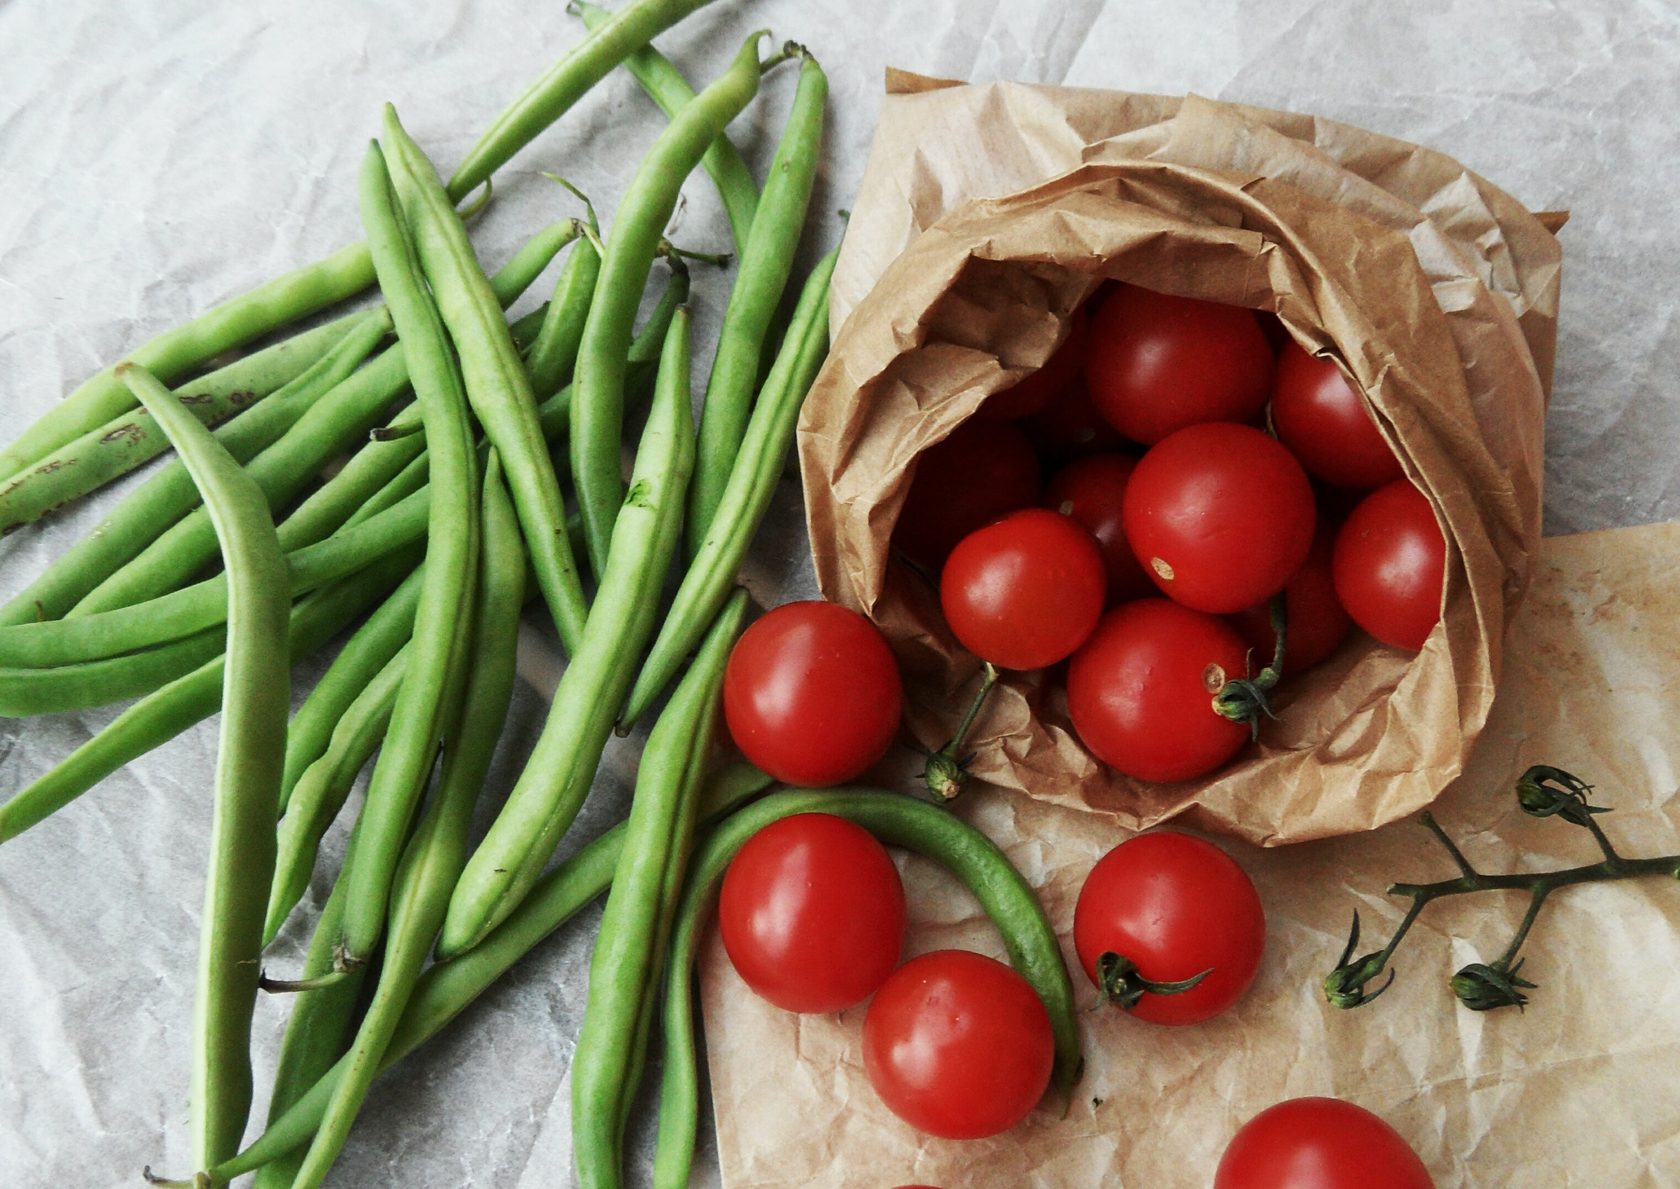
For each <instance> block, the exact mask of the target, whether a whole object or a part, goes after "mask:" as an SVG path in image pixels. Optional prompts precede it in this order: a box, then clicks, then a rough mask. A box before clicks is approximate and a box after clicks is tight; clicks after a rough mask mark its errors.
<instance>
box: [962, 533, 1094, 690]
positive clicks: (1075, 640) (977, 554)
mask: <svg viewBox="0 0 1680 1189" xmlns="http://www.w3.org/2000/svg"><path fill="white" fill-rule="evenodd" d="M1105 583H1106V579H1105V578H1104V576H1103V558H1102V550H1101V549H1099V548H1098V547H1097V541H1096V538H1095V537H1093V536H1091V534H1090V533H1088V532H1086V531H1085V530H1084V529H1083V528H1081V527H1080V526H1079V525H1077V524H1075V523H1074V522H1073V521H1072V520H1070V519H1069V518H1068V517H1066V516H1063V515H1062V514H1061V513H1059V512H1052V511H1050V510H1049V509H1048V508H1026V509H1024V510H1022V511H1020V512H1012V513H1010V514H1009V515H1008V516H1005V517H1004V518H1003V519H1002V520H1000V521H998V522H997V523H996V524H988V525H987V526H986V527H985V528H982V529H978V530H976V531H975V532H972V533H970V534H969V535H968V536H966V537H964V538H963V540H962V544H960V545H958V546H957V547H956V548H955V549H953V550H952V551H951V556H950V558H949V559H947V561H946V562H945V572H944V574H943V575H942V576H941V577H940V579H939V601H940V604H941V605H942V606H943V607H944V609H945V620H946V622H948V623H949V624H950V625H951V630H952V631H953V632H955V633H956V635H957V639H958V640H961V641H962V644H963V647H964V648H967V649H968V650H969V651H970V652H972V653H973V654H974V655H975V656H977V657H979V658H980V659H981V660H986V661H991V662H992V663H993V664H994V665H999V666H1001V667H1003V668H1005V669H1042V668H1044V666H1046V665H1053V664H1055V663H1056V662H1057V661H1059V660H1065V659H1066V658H1067V657H1068V656H1069V655H1071V654H1072V652H1073V650H1074V649H1075V648H1078V647H1079V646H1080V645H1081V644H1083V643H1084V642H1085V638H1086V637H1087V636H1089V635H1090V634H1091V629H1092V628H1094V627H1096V626H1097V618H1098V617H1099V616H1101V615H1102V609H1103V590H1104V586H1105Z"/></svg>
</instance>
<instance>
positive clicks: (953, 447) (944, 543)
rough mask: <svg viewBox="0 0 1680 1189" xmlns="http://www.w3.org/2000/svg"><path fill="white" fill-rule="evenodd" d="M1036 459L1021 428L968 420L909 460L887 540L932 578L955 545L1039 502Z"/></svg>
mask: <svg viewBox="0 0 1680 1189" xmlns="http://www.w3.org/2000/svg"><path fill="white" fill-rule="evenodd" d="M1040 482H1041V480H1040V477H1039V469H1038V455H1037V454H1036V453H1035V452H1034V450H1033V448H1032V443H1031V442H1029V441H1028V440H1027V435H1026V434H1025V433H1024V432H1023V431H1022V429H1021V427H1020V426H1018V425H1015V424H1014V423H1012V422H1007V421H983V420H979V419H971V420H969V421H965V422H963V424H961V425H959V426H958V427H957V428H956V429H955V430H953V431H952V432H951V435H950V436H949V437H948V438H946V439H945V440H944V441H942V442H938V443H936V444H935V445H933V446H930V447H929V448H928V449H927V450H926V451H925V452H924V453H923V454H922V456H921V457H920V458H919V459H917V460H916V474H915V477H914V478H912V479H911V481H910V490H909V492H908V493H907V494H906V495H905V497H904V507H903V508H901V509H900V510H899V514H898V525H897V527H895V528H894V529H893V542H894V543H895V544H896V545H897V546H898V547H899V548H900V549H901V550H903V551H904V554H905V556H907V557H909V558H910V560H912V561H914V562H915V563H916V564H918V565H920V566H922V567H923V568H925V569H927V570H929V571H931V572H932V573H934V574H936V575H937V574H938V573H939V567H940V566H942V565H944V564H945V557H946V555H947V554H949V553H950V552H951V550H952V549H954V548H955V547H956V544H957V542H958V541H960V540H962V539H963V538H964V537H966V536H968V534H969V533H971V532H973V531H974V530H975V529H977V528H979V527H980V526H981V525H983V524H990V523H991V522H992V521H994V520H996V519H997V518H998V517H999V516H1002V515H1003V514H1004V513H1006V512H1013V511H1015V509H1017V508H1030V507H1032V506H1033V505H1034V504H1036V503H1038V497H1039V490H1040Z"/></svg>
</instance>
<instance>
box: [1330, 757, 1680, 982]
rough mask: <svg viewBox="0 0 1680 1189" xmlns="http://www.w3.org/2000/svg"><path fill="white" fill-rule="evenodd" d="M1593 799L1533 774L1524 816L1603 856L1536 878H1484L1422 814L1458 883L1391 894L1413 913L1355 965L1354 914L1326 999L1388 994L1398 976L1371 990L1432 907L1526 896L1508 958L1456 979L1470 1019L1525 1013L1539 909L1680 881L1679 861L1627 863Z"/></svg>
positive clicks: (1525, 779)
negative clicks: (1563, 894) (1593, 890)
mask: <svg viewBox="0 0 1680 1189" xmlns="http://www.w3.org/2000/svg"><path fill="white" fill-rule="evenodd" d="M1591 792H1592V786H1591V785H1589V784H1587V783H1586V782H1585V781H1583V780H1581V779H1580V778H1579V777H1577V776H1574V775H1571V774H1570V773H1568V772H1565V771H1564V770H1563V769H1561V768H1553V767H1551V766H1549V765H1545V764H1537V765H1535V766H1534V767H1532V768H1530V769H1528V771H1526V772H1524V773H1523V774H1522V776H1521V778H1519V779H1518V781H1517V783H1516V795H1517V801H1518V804H1519V805H1521V807H1522V810H1523V812H1524V813H1526V814H1528V815H1529V816H1530V817H1540V818H1546V817H1557V818H1560V819H1562V820H1563V821H1566V822H1568V823H1570V824H1571V825H1575V826H1580V827H1581V828H1583V829H1585V830H1587V831H1588V832H1590V833H1591V834H1592V836H1593V840H1594V841H1595V842H1596V843H1597V844H1598V848H1599V850H1600V851H1601V852H1602V853H1603V855H1604V858H1603V859H1601V860H1600V861H1599V862H1597V863H1587V864H1583V865H1581V866H1579V867H1566V868H1563V869H1561V870H1555V871H1532V872H1523V873H1518V874H1511V875H1489V874H1486V873H1484V872H1481V871H1478V870H1476V868H1475V867H1474V866H1473V865H1472V864H1471V863H1470V860H1469V859H1467V858H1465V856H1464V852H1463V851H1461V850H1459V848H1458V846H1457V845H1456V844H1455V843H1454V842H1453V840H1452V839H1451V838H1449V837H1447V833H1446V831H1445V830H1443V829H1442V828H1441V826H1440V824H1439V823H1438V822H1437V821H1436V820H1435V818H1434V816H1433V815H1432V814H1429V813H1424V814H1422V815H1421V817H1420V818H1419V820H1420V821H1421V822H1422V824H1423V825H1424V827H1425V828H1426V829H1428V830H1429V832H1430V833H1431V834H1433V835H1434V837H1435V839H1436V841H1438V842H1439V843H1440V844H1441V846H1442V847H1443V848H1444V849H1445V850H1446V852H1447V854H1448V855H1449V856H1451V858H1452V860H1453V863H1454V864H1455V865H1456V866H1457V867H1458V871H1459V874H1458V877H1457V878H1456V879H1443V880H1439V881H1437V882H1435V883H1427V884H1411V883H1397V884H1394V885H1393V886H1391V887H1390V888H1389V889H1388V893H1389V895H1391V896H1407V897H1410V898H1411V905H1410V907H1409V908H1408V909H1407V910H1406V915H1405V917H1403V918H1402V919H1401V921H1400V925H1399V927H1398V928H1397V929H1395V931H1394V935H1393V936H1392V937H1391V938H1389V941H1388V944H1387V945H1385V946H1384V947H1383V948H1382V949H1380V950H1375V951H1372V952H1370V953H1367V954H1363V955H1361V956H1360V957H1357V958H1355V957H1354V956H1353V952H1354V950H1355V949H1356V948H1357V947H1358V945H1359V914H1358V913H1357V912H1355V913H1354V914H1353V929H1352V931H1351V932H1350V933H1349V935H1348V941H1347V945H1346V946H1345V947H1344V948H1343V950H1342V956H1341V958H1340V959H1338V960H1337V964H1336V968H1335V969H1334V970H1332V971H1331V972H1330V974H1329V975H1328V976H1326V978H1325V980H1324V997H1325V998H1326V999H1327V1000H1328V1001H1329V1002H1330V1003H1331V1004H1332V1005H1334V1006H1336V1007H1359V1006H1361V1005H1363V1004H1366V1003H1369V1002H1371V1000H1373V999H1375V998H1376V997H1377V996H1378V995H1381V994H1382V993H1383V992H1384V991H1386V990H1387V989H1388V987H1389V984H1391V983H1392V982H1393V981H1394V972H1393V971H1392V970H1390V971H1389V972H1388V980H1387V981H1386V982H1384V983H1383V984H1382V985H1381V986H1379V987H1378V988H1377V989H1376V990H1375V991H1366V990H1365V986H1366V984H1367V983H1369V982H1371V981H1372V980H1373V979H1375V978H1376V977H1377V976H1378V975H1379V974H1381V973H1382V972H1383V971H1384V970H1385V969H1386V968H1387V966H1388V962H1389V959H1390V958H1391V957H1392V956H1393V955H1394V951H1395V950H1396V949H1397V948H1399V945H1400V942H1401V940H1402V939H1404V938H1405V936H1406V933H1407V932H1408V931H1409V930H1410V929H1411V927H1412V922H1414V921H1415V920H1417V918H1418V915H1419V914H1420V913H1421V912H1422V911H1423V910H1424V908H1425V907H1426V906H1427V905H1429V904H1431V903H1433V902H1434V901H1436V900H1440V899H1443V898H1444V897H1447V896H1462V895H1466V894H1468V893H1471V892H1491V891H1513V890H1522V891H1526V892H1528V894H1529V902H1528V911H1527V912H1526V913H1524V914H1523V919H1522V923H1521V924H1520V925H1518V926H1517V931H1516V934H1515V935H1514V936H1513V937H1512V938H1511V942H1510V944H1509V945H1507V946H1506V947H1505V950H1504V952H1503V953H1501V954H1500V955H1499V957H1497V958H1495V959H1494V960H1493V961H1492V962H1488V963H1482V962H1472V963H1470V964H1469V965H1468V966H1465V967H1463V968H1462V969H1460V970H1459V971H1458V972H1457V973H1456V974H1454V975H1453V977H1452V979H1451V980H1450V985H1451V987H1452V991H1453V994H1454V995H1455V996H1456V997H1457V998H1458V1001H1459V1002H1460V1003H1462V1004H1463V1005H1464V1006H1465V1007H1467V1008H1469V1009H1470V1010H1471V1011H1491V1010H1492V1009H1494V1008H1497V1007H1515V1008H1518V1009H1519V1010H1520V1009H1521V1008H1523V1007H1524V1006H1525V1005H1526V1004H1527V1003H1528V996H1527V995H1525V994H1524V993H1523V992H1524V991H1525V990H1533V989H1534V988H1535V986H1536V984H1535V983H1532V982H1530V981H1528V980H1527V979H1525V978H1523V977H1522V976H1521V975H1520V974H1519V973H1518V972H1519V971H1520V970H1521V969H1522V965H1523V962H1524V960H1525V959H1522V958H1519V957H1518V956H1517V955H1518V951H1520V950H1521V949H1522V946H1523V943H1524V942H1525V941H1526V940H1528V934H1529V931H1530V930H1531V929H1532V928H1533V927H1534V922H1535V921H1536V920H1538V919H1539V916H1540V909H1541V908H1542V906H1544V904H1545V903H1546V898H1547V897H1548V896H1550V895H1551V894H1552V893H1553V892H1555V891H1557V890H1558V889H1559V888H1565V887H1569V886H1571V885H1573V884H1582V883H1598V882H1603V881H1607V880H1618V879H1635V878H1638V877H1640V876H1646V875H1665V876H1668V877H1670V878H1680V855H1659V856H1655V857H1653V858H1648V859H1629V858H1625V857H1624V856H1622V855H1621V854H1620V853H1618V852H1617V850H1616V848H1615V847H1614V846H1612V845H1611V843H1610V839H1609V838H1608V837H1606V835H1605V833H1604V831H1603V830H1602V829H1601V828H1600V827H1599V825H1598V822H1597V821H1596V820H1595V818H1596V816H1597V815H1598V814H1603V813H1608V812H1609V811H1610V807H1609V806H1607V805H1592V804H1589V803H1588V800H1587V798H1588V795H1589V794H1590V793H1591Z"/></svg>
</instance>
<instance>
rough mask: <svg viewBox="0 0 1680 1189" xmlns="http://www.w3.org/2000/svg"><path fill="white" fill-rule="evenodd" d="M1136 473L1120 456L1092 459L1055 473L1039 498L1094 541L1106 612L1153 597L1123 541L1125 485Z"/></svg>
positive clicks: (1130, 462) (1151, 585) (1130, 460)
mask: <svg viewBox="0 0 1680 1189" xmlns="http://www.w3.org/2000/svg"><path fill="white" fill-rule="evenodd" d="M1136 467H1137V459H1135V458H1132V457H1130V456H1128V455H1125V454H1093V455H1092V456H1091V457H1090V458H1081V459H1076V460H1075V461H1073V462H1070V463H1068V464H1067V466H1065V467H1063V468H1062V469H1061V470H1059V471H1057V472H1056V474H1055V476H1054V477H1053V478H1052V479H1051V480H1050V486H1049V487H1048V488H1047V489H1046V490H1045V493H1044V503H1045V506H1046V507H1049V508H1054V509H1055V510H1056V511H1058V512H1060V513H1061V514H1062V515H1063V516H1071V517H1073V519H1074V520H1076V521H1077V522H1079V523H1080V524H1082V525H1084V526H1085V528H1086V529H1087V530H1089V532H1090V534H1091V535H1092V536H1093V537H1095V538H1096V539H1097V544H1098V545H1099V546H1100V547H1101V548H1102V557H1103V569H1104V570H1105V571H1106V572H1107V574H1108V605H1109V606H1111V607H1112V606H1114V605H1115V604H1116V603H1123V602H1125V601H1126V600H1127V599H1141V598H1143V597H1144V596H1146V595H1151V594H1154V593H1155V584H1154V583H1153V582H1151V581H1150V580H1149V575H1148V574H1145V573H1144V572H1143V563H1142V562H1140V561H1138V559H1137V554H1135V553H1133V552H1132V546H1131V543H1130V542H1128V541H1127V540H1126V527H1125V524H1124V521H1123V519H1122V517H1123V509H1124V507H1125V499H1126V483H1127V481H1128V480H1130V479H1131V477H1132V471H1133V470H1134V469H1135V468H1136Z"/></svg>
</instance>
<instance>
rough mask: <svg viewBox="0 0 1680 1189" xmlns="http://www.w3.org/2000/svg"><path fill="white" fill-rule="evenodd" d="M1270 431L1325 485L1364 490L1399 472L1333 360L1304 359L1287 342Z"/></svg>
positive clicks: (1303, 352)
mask: <svg viewBox="0 0 1680 1189" xmlns="http://www.w3.org/2000/svg"><path fill="white" fill-rule="evenodd" d="M1272 426H1273V428H1274V429H1276V430H1277V436H1278V440H1279V441H1280V442H1282V443H1283V444H1284V445H1285V446H1288V447H1289V449H1290V451H1291V453H1293V454H1294V455H1295V457H1296V458H1298V459H1300V461H1301V465H1302V466H1303V467H1305V468H1306V469H1307V470H1308V471H1309V472H1311V473H1312V474H1314V475H1316V476H1317V477H1318V478H1320V479H1323V480H1324V481H1325V482H1326V483H1333V484H1335V485H1336V486H1338V487H1357V488H1362V489H1369V488H1372V487H1381V486H1382V485H1383V484H1384V483H1392V482H1393V481H1394V480H1396V479H1398V478H1400V477H1401V476H1402V475H1403V474H1404V473H1405V472H1403V471H1402V470H1401V469H1400V460H1399V459H1398V458H1396V457H1395V456H1394V451H1393V450H1391V449H1389V445H1388V443H1387V442H1385V441H1384V440H1383V436H1382V431H1381V430H1379V429H1378V428H1377V423H1376V420H1375V418H1373V417H1372V415H1371V410H1370V409H1369V408H1367V407H1366V405H1365V398H1364V397H1363V396H1361V395H1360V393H1359V391H1358V390H1357V389H1355V388H1354V386H1353V385H1352V384H1349V383H1348V379H1347V377H1346V376H1345V375H1343V374H1342V369H1341V368H1340V367H1339V366H1337V364H1336V361H1335V360H1334V359H1319V358H1317V357H1315V356H1313V355H1309V354H1308V353H1307V352H1306V350H1305V349H1304V348H1303V347H1301V346H1300V345H1299V344H1297V343H1295V342H1294V341H1293V340H1291V341H1290V342H1288V343H1286V344H1285V345H1284V348H1283V352H1282V354H1280V355H1279V356H1278V363H1277V380H1276V383H1275V385H1274V387H1273V389H1272Z"/></svg>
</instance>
